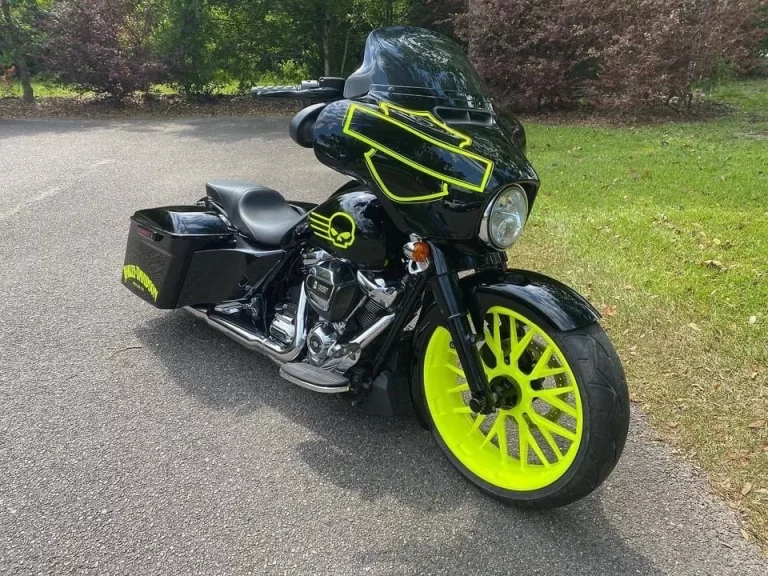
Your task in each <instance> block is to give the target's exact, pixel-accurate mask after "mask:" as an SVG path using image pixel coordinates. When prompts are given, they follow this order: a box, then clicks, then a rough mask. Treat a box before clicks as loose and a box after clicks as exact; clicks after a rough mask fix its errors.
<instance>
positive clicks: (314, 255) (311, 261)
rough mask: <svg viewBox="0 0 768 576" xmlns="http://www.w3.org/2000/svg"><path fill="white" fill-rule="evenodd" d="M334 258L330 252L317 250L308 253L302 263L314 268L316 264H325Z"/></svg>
mask: <svg viewBox="0 0 768 576" xmlns="http://www.w3.org/2000/svg"><path fill="white" fill-rule="evenodd" d="M332 259H333V256H331V255H330V254H329V253H328V252H326V251H325V250H315V251H313V252H307V253H306V254H304V255H303V256H302V263H303V264H304V266H314V265H315V264H318V263H320V262H325V261H326V260H332Z"/></svg>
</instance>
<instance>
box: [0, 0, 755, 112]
mask: <svg viewBox="0 0 768 576" xmlns="http://www.w3.org/2000/svg"><path fill="white" fill-rule="evenodd" d="M0 5H1V6H2V7H3V10H2V11H1V12H0V32H1V33H0V67H5V68H7V67H9V66H11V65H14V66H16V70H15V72H14V73H15V74H16V75H18V76H19V77H20V79H21V80H22V82H25V80H26V73H25V71H24V69H25V68H28V70H29V76H31V77H34V76H36V75H37V76H40V75H42V76H45V77H48V78H51V79H55V80H56V81H58V82H61V83H63V84H65V85H68V86H73V87H75V88H76V89H78V90H81V91H93V92H97V93H104V94H107V95H109V96H111V97H112V98H115V99H120V98H123V97H124V96H126V95H127V94H130V93H132V92H134V91H137V90H138V91H145V92H146V91H147V90H148V89H149V87H150V86H151V85H153V84H158V83H159V84H168V85H170V86H171V87H172V88H173V89H175V90H177V91H178V92H180V93H181V94H183V95H186V96H192V97H195V98H199V97H206V96H210V95H212V94H215V93H217V92H221V91H222V90H224V91H227V92H230V93H231V92H233V91H234V92H237V91H241V92H244V91H245V90H246V89H247V88H249V87H250V86H252V85H254V84H256V83H266V84H269V83H295V82H297V81H298V80H301V79H305V78H316V77H319V76H347V75H348V74H350V73H351V72H352V71H353V70H354V69H355V68H356V67H357V66H358V65H359V63H360V60H361V57H362V49H363V45H364V43H365V38H366V36H367V34H368V33H369V32H370V31H371V30H372V29H374V28H376V27H379V26H388V25H395V24H415V25H423V26H428V27H431V28H435V29H437V30H439V31H441V32H443V33H446V34H450V35H453V36H454V37H456V38H457V39H459V40H460V41H461V42H463V43H464V44H465V46H466V47H467V49H468V51H469V52H470V55H471V57H472V58H473V60H474V62H475V64H476V65H477V66H478V69H479V71H480V72H481V74H482V75H483V76H484V77H485V79H486V81H487V82H488V84H489V86H490V87H491V89H492V90H493V91H494V93H495V95H496V97H497V100H498V101H499V102H500V103H501V104H502V105H505V106H507V107H509V108H511V109H513V110H517V111H520V110H545V109H553V108H566V109H572V108H578V107H597V108H606V107H619V108H624V109H632V108H635V107H638V106H645V105H647V104H649V103H655V102H664V103H667V104H673V105H675V106H678V107H687V106H689V105H690V101H691V99H692V97H693V95H694V94H695V92H696V90H697V89H698V88H701V87H705V88H706V87H710V88H711V87H712V86H713V85H715V84H717V83H718V82H720V81H722V80H725V79H730V78H732V77H734V76H744V75H750V74H755V73H757V72H760V71H761V70H762V71H765V70H766V68H768V66H766V52H768V0H626V1H624V2H614V1H613V0H422V1H417V0H280V1H278V0H0ZM20 63H21V64H23V65H20ZM2 70H3V68H0V72H2ZM30 91H31V88H30Z"/></svg>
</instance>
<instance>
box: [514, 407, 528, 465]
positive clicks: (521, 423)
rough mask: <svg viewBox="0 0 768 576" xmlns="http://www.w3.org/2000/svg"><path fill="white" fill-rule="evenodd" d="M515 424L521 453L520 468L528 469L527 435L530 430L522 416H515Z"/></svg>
mask: <svg viewBox="0 0 768 576" xmlns="http://www.w3.org/2000/svg"><path fill="white" fill-rule="evenodd" d="M515 422H517V443H518V448H519V451H520V468H523V469H525V468H527V467H528V435H527V434H526V433H525V432H526V431H527V430H528V424H527V423H526V422H525V420H523V417H522V416H520V415H517V414H516V415H515Z"/></svg>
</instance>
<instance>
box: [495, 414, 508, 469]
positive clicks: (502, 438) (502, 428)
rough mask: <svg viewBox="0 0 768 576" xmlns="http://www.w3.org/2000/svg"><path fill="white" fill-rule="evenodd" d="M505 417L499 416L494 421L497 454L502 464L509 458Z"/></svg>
mask: <svg viewBox="0 0 768 576" xmlns="http://www.w3.org/2000/svg"><path fill="white" fill-rule="evenodd" d="M506 419H507V417H506V416H505V415H504V414H499V416H498V418H497V420H496V426H497V432H496V435H497V436H498V437H499V452H500V454H501V463H502V464H504V463H505V462H506V461H507V458H509V451H508V449H507V423H506Z"/></svg>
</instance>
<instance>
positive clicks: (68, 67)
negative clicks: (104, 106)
mask: <svg viewBox="0 0 768 576" xmlns="http://www.w3.org/2000/svg"><path fill="white" fill-rule="evenodd" d="M158 17H159V6H158V3H156V2H152V1H151V0H60V1H59V2H58V3H57V4H56V5H55V6H54V9H53V11H52V13H51V19H50V23H49V26H48V32H49V38H48V41H47V43H46V46H45V51H46V57H47V60H48V64H49V66H50V67H51V70H53V71H55V72H56V74H57V75H58V77H59V79H60V80H61V81H62V82H64V83H67V84H72V85H74V86H77V87H78V88H80V89H81V90H92V91H94V92H98V93H103V94H108V95H110V96H111V97H112V98H114V99H116V100H120V99H121V98H123V97H124V96H126V95H127V94H129V93H131V92H134V91H137V90H142V91H147V90H148V89H149V86H150V84H151V83H152V82H160V81H162V80H163V79H165V77H166V70H165V67H164V65H163V64H162V63H161V62H160V61H159V59H157V58H156V57H155V56H154V54H153V46H152V38H153V35H152V31H153V29H154V28H155V25H156V21H157V19H158Z"/></svg>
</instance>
